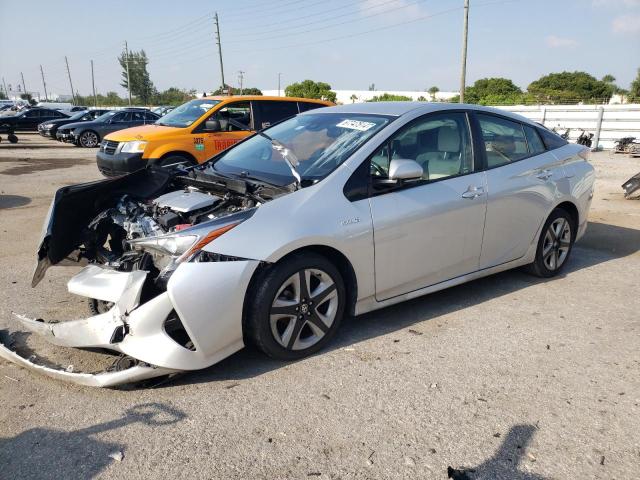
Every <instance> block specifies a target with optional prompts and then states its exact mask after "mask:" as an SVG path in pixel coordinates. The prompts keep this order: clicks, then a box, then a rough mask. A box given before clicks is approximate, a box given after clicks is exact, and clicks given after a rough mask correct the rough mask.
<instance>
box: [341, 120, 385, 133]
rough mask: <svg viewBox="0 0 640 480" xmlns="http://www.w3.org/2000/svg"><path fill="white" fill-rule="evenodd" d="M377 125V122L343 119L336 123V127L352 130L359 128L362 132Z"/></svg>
mask: <svg viewBox="0 0 640 480" xmlns="http://www.w3.org/2000/svg"><path fill="white" fill-rule="evenodd" d="M375 126H376V124H375V123H371V122H361V121H360V120H343V121H341V122H340V123H339V124H337V125H336V127H342V128H348V129H350V130H359V131H361V132H366V131H367V130H369V129H370V128H371V127H375Z"/></svg>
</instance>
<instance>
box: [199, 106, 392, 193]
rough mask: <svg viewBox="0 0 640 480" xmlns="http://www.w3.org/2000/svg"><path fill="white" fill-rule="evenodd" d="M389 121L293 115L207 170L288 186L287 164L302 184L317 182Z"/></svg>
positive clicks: (365, 116)
mask: <svg viewBox="0 0 640 480" xmlns="http://www.w3.org/2000/svg"><path fill="white" fill-rule="evenodd" d="M390 121H391V117H386V116H382V115H369V114H357V113H315V114H306V115H299V116H297V117H294V118H291V119H289V120H286V121H284V122H282V123H279V124H278V125H275V126H273V127H271V128H268V129H267V130H265V131H264V134H260V133H258V134H257V135H254V136H253V137H251V138H249V139H248V140H246V141H245V142H242V143H241V144H239V145H237V146H235V147H234V148H231V149H229V150H227V151H226V152H225V153H223V154H222V155H221V156H219V157H217V159H216V160H215V162H214V163H213V164H212V165H211V167H210V168H213V169H214V170H216V171H218V172H220V173H224V174H232V175H238V176H245V177H252V178H256V179H259V180H264V181H266V182H269V183H275V184H278V185H288V184H290V183H292V182H294V181H295V174H294V173H293V172H292V170H291V167H290V166H289V165H288V164H287V163H293V164H294V167H295V170H297V173H298V174H299V175H300V177H301V178H302V179H303V180H304V179H307V180H321V179H323V178H324V177H326V176H327V175H329V173H331V172H332V171H333V170H334V169H335V168H337V167H338V166H339V165H340V164H341V163H342V162H344V161H345V160H346V159H347V158H349V156H351V155H352V154H353V152H355V151H356V150H357V149H358V148H359V147H360V146H361V145H363V144H364V143H365V142H366V141H367V140H369V139H370V138H371V137H372V136H373V135H375V134H376V133H377V132H379V131H380V130H381V129H382V128H384V127H385V126H386V125H388V124H389V122H390ZM292 154H293V155H292ZM283 155H285V156H283ZM285 158H286V159H285ZM292 159H293V162H292V161H291V160H292ZM287 160H288V161H289V162H288V161H287Z"/></svg>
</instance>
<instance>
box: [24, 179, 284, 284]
mask: <svg viewBox="0 0 640 480" xmlns="http://www.w3.org/2000/svg"><path fill="white" fill-rule="evenodd" d="M132 177H133V178H132ZM119 183H125V185H123V187H124V188H118V186H119V185H118V184H119ZM126 183H129V184H131V183H133V185H126ZM104 184H107V185H108V187H109V190H108V195H106V196H104V197H103V196H102V192H101V187H102V186H103V185H104ZM142 184H144V187H146V188H141V187H142ZM86 186H93V187H94V188H93V189H85V188H84V187H86ZM76 189H77V191H75V190H76ZM141 190H142V191H141ZM145 190H146V191H145ZM105 193H106V192H105ZM286 193H289V190H288V189H287V188H286V187H275V186H273V185H270V184H264V183H260V182H255V181H245V180H243V179H238V178H230V177H223V176H219V175H216V174H215V173H214V172H212V171H211V169H204V168H196V169H190V170H178V171H177V172H175V171H174V172H173V173H168V172H167V171H166V170H164V169H147V170H143V171H139V172H136V173H134V174H132V175H128V176H126V177H121V178H118V179H114V180H111V181H106V182H98V183H95V184H84V185H77V186H74V187H67V188H66V189H61V190H60V191H59V192H58V193H57V195H56V198H55V199H54V202H53V205H52V210H51V212H50V215H51V218H50V219H49V225H48V229H47V231H46V232H45V234H44V237H43V240H42V244H41V246H40V250H39V252H38V256H39V263H38V268H36V272H35V273H34V279H33V282H32V285H33V286H35V285H36V284H37V283H38V282H39V281H40V279H41V278H42V277H43V276H44V271H45V270H46V269H47V268H48V267H49V266H51V265H55V264H61V265H70V264H71V265H72V264H79V263H84V264H86V263H97V264H101V265H105V266H108V267H111V268H114V269H116V270H118V271H132V270H137V269H141V270H146V271H149V272H150V273H151V276H152V277H157V276H158V274H159V273H160V272H161V271H162V269H163V268H165V267H166V266H167V264H166V260H163V259H159V258H158V257H157V256H154V255H153V254H150V253H149V252H148V251H144V249H142V248H140V249H137V248H135V245H139V244H140V240H142V239H149V238H154V237H161V236H163V235H168V234H173V233H176V232H181V231H184V230H187V229H189V228H192V227H195V226H198V225H201V224H203V223H205V222H215V221H216V220H219V219H223V218H226V217H229V216H232V215H234V214H239V213H241V212H249V211H251V210H252V209H255V208H256V207H259V206H260V205H262V204H263V203H265V202H267V201H269V200H271V199H273V198H275V197H277V196H280V195H283V194H286ZM59 197H61V198H59ZM73 197H78V198H77V199H76V200H74V199H73ZM87 197H88V198H87ZM69 203H72V204H71V205H69ZM91 207H92V208H91ZM68 209H69V210H71V211H75V212H77V213H78V214H79V215H78V216H79V217H81V218H82V219H83V220H84V221H82V220H80V218H78V217H75V218H69V213H70V212H69V211H67V210H68ZM71 220H73V222H72V225H70V226H69V225H68V224H69V223H71V222H70V221H71ZM213 226H215V223H214V224H213V225H212V227H213ZM56 227H60V229H62V228H64V229H65V231H64V232H59V233H58V232H55V230H56ZM45 228H47V227H45ZM63 235H64V237H66V238H63V237H62V236H63ZM147 250H148V249H147ZM163 262H164V263H163ZM158 286H159V287H160V289H162V285H158Z"/></svg>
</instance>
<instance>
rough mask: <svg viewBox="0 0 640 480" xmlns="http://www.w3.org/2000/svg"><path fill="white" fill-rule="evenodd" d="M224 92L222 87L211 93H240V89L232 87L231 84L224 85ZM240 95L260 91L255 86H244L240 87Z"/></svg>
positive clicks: (256, 93) (260, 93)
mask: <svg viewBox="0 0 640 480" xmlns="http://www.w3.org/2000/svg"><path fill="white" fill-rule="evenodd" d="M225 90H227V91H226V92H223V91H222V88H221V87H220V88H218V89H217V90H215V91H214V92H213V93H211V95H240V89H239V88H235V87H232V86H231V85H225ZM242 95H262V91H261V90H260V89H259V88H256V87H246V88H243V89H242Z"/></svg>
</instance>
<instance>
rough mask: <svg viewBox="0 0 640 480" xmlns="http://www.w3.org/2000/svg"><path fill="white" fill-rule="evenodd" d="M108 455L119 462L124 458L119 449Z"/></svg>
mask: <svg viewBox="0 0 640 480" xmlns="http://www.w3.org/2000/svg"><path fill="white" fill-rule="evenodd" d="M109 457H111V458H113V459H114V460H115V461H116V462H121V461H122V459H123V458H124V453H122V452H121V451H117V452H113V453H110V454H109Z"/></svg>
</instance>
